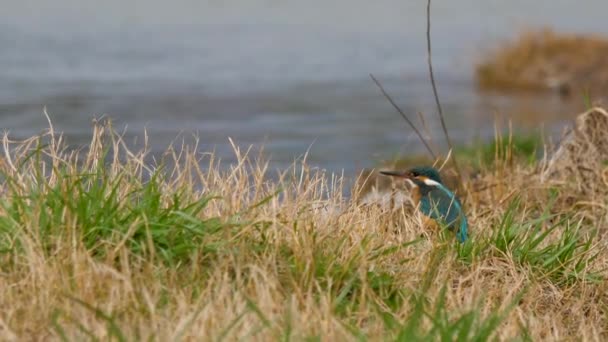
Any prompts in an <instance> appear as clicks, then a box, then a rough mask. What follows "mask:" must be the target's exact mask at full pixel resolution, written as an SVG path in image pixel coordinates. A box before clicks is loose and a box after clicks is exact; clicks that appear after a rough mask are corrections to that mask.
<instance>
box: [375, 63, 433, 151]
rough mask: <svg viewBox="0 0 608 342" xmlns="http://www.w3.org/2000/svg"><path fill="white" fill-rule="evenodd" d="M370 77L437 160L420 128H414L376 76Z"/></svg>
mask: <svg viewBox="0 0 608 342" xmlns="http://www.w3.org/2000/svg"><path fill="white" fill-rule="evenodd" d="M369 77H371V78H372V80H373V81H374V83H376V85H377V86H378V88H379V89H380V91H381V92H382V95H384V97H386V99H387V100H388V102H390V104H391V105H393V107H394V108H395V109H396V110H397V112H398V113H399V114H401V116H402V117H403V118H404V119H405V121H406V122H407V123H408V125H410V127H411V128H412V129H413V130H414V132H415V133H416V135H418V138H420V141H422V143H423V144H424V146H425V147H426V149H427V150H428V151H429V153H430V154H431V156H432V157H433V159H437V155H436V154H435V152H433V149H431V146H429V144H428V143H427V141H426V139H424V137H423V136H422V133H420V131H419V130H418V128H416V126H414V123H413V122H412V121H411V120H410V119H409V118H408V117H407V115H405V113H404V112H403V110H401V108H400V107H399V106H398V105H397V104H396V103H395V101H393V98H392V97H391V96H390V95H389V94H388V93H387V92H386V90H384V87H383V86H382V84H381V83H380V82H379V81H378V80H377V79H376V77H374V75H372V74H369Z"/></svg>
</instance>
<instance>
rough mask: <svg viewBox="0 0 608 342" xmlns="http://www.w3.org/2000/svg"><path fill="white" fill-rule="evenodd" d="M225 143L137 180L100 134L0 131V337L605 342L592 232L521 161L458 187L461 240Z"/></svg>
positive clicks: (127, 154)
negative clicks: (82, 141) (73, 145)
mask: <svg viewBox="0 0 608 342" xmlns="http://www.w3.org/2000/svg"><path fill="white" fill-rule="evenodd" d="M234 150H235V153H236V154H237V156H238V160H239V162H238V164H235V165H230V166H229V167H227V168H221V167H220V165H219V162H218V161H217V160H216V159H215V157H214V155H213V154H209V153H200V152H198V151H197V150H196V149H195V148H193V147H191V146H190V147H189V146H186V145H184V146H182V147H180V148H179V149H173V148H170V149H169V150H168V151H167V153H166V154H165V155H164V156H163V160H161V161H159V162H158V163H157V165H159V166H154V167H153V166H151V165H150V164H148V163H146V162H145V160H147V158H146V152H145V149H144V150H143V151H140V152H132V151H130V150H128V149H127V147H126V146H125V144H124V143H123V141H122V140H121V138H120V136H119V135H118V134H116V133H115V132H114V131H113V130H112V128H111V126H108V125H96V127H95V131H94V133H93V140H92V142H91V144H90V146H89V147H88V148H87V149H85V150H83V151H79V152H75V151H68V150H66V149H65V145H64V144H63V143H62V141H61V138H60V137H56V136H54V135H53V133H52V131H51V132H49V133H48V134H45V135H43V136H41V137H33V138H31V139H29V140H26V141H18V142H15V141H10V140H9V139H8V138H6V137H5V138H4V156H3V157H2V159H0V172H1V174H2V176H1V178H0V186H1V187H0V191H2V197H1V199H0V211H1V216H0V340H61V339H63V340H83V339H93V340H94V339H104V340H105V339H112V340H160V341H164V340H170V341H173V340H180V339H183V340H222V339H228V340H236V339H251V340H275V339H284V340H290V339H294V340H304V339H313V340H326V341H334V340H353V339H356V338H361V339H371V340H386V339H400V340H412V339H430V340H449V341H451V340H455V339H460V340H473V339H476V340H486V339H494V338H497V339H499V340H507V339H511V338H519V339H524V340H526V339H530V338H531V339H534V340H540V339H553V340H558V339H559V340H562V339H585V340H605V339H606V338H608V331H607V330H608V319H607V318H606V308H607V306H606V305H607V304H608V298H607V295H606V293H608V292H607V290H608V289H607V288H606V284H605V281H604V279H605V276H606V265H607V263H608V252H607V251H606V249H605V241H604V240H603V239H602V237H603V236H604V234H605V232H606V230H605V228H603V227H602V226H601V224H605V221H601V220H600V221H594V222H596V223H597V222H600V223H598V225H595V224H594V225H592V224H590V223H589V222H591V221H589V219H588V218H587V217H585V216H584V215H582V213H584V212H585V210H586V209H585V207H584V206H581V207H579V211H578V212H571V211H570V210H569V208H567V207H564V206H559V205H557V204H556V205H552V203H553V202H555V203H559V202H557V201H554V199H555V198H557V197H559V196H560V194H559V193H560V188H559V185H551V184H545V185H542V186H541V185H539V184H538V182H537V180H538V176H537V174H538V168H539V167H538V165H532V166H522V165H519V164H517V163H507V162H503V161H504V160H506V159H503V158H502V157H500V158H498V157H497V161H496V164H495V165H494V166H493V167H492V168H488V169H487V170H484V171H483V172H482V173H481V174H480V175H479V176H478V177H477V178H475V179H471V180H469V181H467V184H466V185H465V187H466V188H468V189H469V190H470V191H469V195H467V196H465V198H464V199H465V202H466V207H467V210H468V213H469V217H470V222H471V226H472V228H471V230H472V238H471V239H470V241H469V242H467V243H466V244H463V245H459V244H458V243H457V242H455V239H454V237H453V236H451V235H450V234H449V233H445V234H437V233H436V232H430V231H427V230H425V229H424V227H422V226H421V225H420V219H419V217H417V216H415V215H412V214H411V213H410V211H408V210H407V208H404V207H401V206H392V207H390V206H389V207H387V206H383V205H379V204H373V203H372V204H369V203H368V204H361V203H360V202H359V203H358V201H356V200H354V199H349V198H345V197H343V186H344V185H343V183H342V179H341V178H339V177H335V176H330V175H326V174H324V172H322V171H319V170H315V169H311V168H309V167H307V166H306V165H305V163H299V164H296V165H294V166H293V167H292V168H291V169H289V170H284V171H282V172H280V173H279V176H278V177H275V179H276V178H278V180H274V181H269V180H268V179H270V178H271V177H268V176H269V175H270V174H271V173H272V171H269V170H268V167H267V164H266V163H265V162H264V161H263V160H261V159H259V158H253V157H251V156H249V155H248V153H247V151H243V150H241V149H239V148H238V147H235V148H234ZM497 156H498V154H497ZM201 165H205V166H206V167H205V168H202V167H201ZM353 193H354V194H355V196H353V198H358V197H359V196H357V189H354V190H353ZM554 194H557V197H556V196H554ZM604 214H605V213H604ZM604 216H605V215H604Z"/></svg>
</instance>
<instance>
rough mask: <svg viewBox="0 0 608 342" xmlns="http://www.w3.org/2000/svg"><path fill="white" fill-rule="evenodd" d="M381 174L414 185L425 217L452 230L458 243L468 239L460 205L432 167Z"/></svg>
mask: <svg viewBox="0 0 608 342" xmlns="http://www.w3.org/2000/svg"><path fill="white" fill-rule="evenodd" d="M381 173H382V174H385V175H388V176H396V177H402V178H406V179H408V180H410V181H412V182H413V183H414V184H415V185H416V191H417V192H418V193H417V196H414V197H417V198H418V199H419V210H420V211H421V212H422V213H423V214H424V215H426V216H428V217H430V218H432V219H433V220H435V221H437V222H439V223H440V224H442V225H444V226H446V227H447V228H448V229H450V230H454V228H456V226H457V225H458V231H457V233H456V235H457V237H458V241H460V242H464V241H466V240H467V238H468V228H469V224H468V221H467V218H466V216H465V214H464V212H463V210H462V204H461V203H460V200H459V199H458V197H456V195H454V193H452V192H451V191H450V190H449V189H448V188H446V187H445V186H444V185H443V183H442V182H441V177H440V176H439V172H437V170H435V169H434V168H432V167H426V166H422V167H415V168H413V169H411V170H409V171H407V172H392V171H383V172H381Z"/></svg>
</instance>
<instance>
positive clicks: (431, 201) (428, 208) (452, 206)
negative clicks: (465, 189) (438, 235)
mask: <svg viewBox="0 0 608 342" xmlns="http://www.w3.org/2000/svg"><path fill="white" fill-rule="evenodd" d="M424 197H425V198H423V199H421V201H420V210H421V211H422V212H423V213H424V214H425V215H427V216H429V217H431V218H433V219H435V220H443V221H444V222H445V224H447V225H448V226H452V225H454V224H455V223H456V222H457V221H458V220H459V219H460V218H461V217H464V213H463V212H462V204H461V203H460V201H459V200H458V198H457V197H456V196H455V195H454V194H453V193H452V192H451V191H450V190H448V189H447V188H446V187H444V186H443V185H441V184H439V185H437V186H435V187H433V189H432V190H431V191H430V192H429V193H428V194H427V195H426V196H424ZM465 220H466V218H465ZM465 225H466V224H465ZM461 226H462V223H461ZM461 230H462V227H461Z"/></svg>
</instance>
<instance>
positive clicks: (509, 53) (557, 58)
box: [476, 29, 608, 95]
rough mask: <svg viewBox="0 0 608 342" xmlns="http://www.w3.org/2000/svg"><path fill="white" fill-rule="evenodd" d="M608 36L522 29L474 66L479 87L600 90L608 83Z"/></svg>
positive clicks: (563, 91)
mask: <svg viewBox="0 0 608 342" xmlns="http://www.w3.org/2000/svg"><path fill="white" fill-rule="evenodd" d="M606 56H608V39H607V38H606V37H602V36H596V35H575V34H562V33H555V32H553V31H551V30H548V29H546V30H542V31H530V32H524V33H523V34H521V35H520V37H519V38H518V39H517V40H515V41H513V42H511V43H507V44H506V45H505V46H503V47H501V48H499V49H497V50H496V51H495V52H494V53H492V54H491V55H490V56H489V57H488V58H486V59H485V61H483V62H482V63H481V64H479V65H478V66H477V70H476V78H477V83H478V85H479V87H480V88H481V89H498V90H528V91H530V90H532V91H535V90H551V89H554V90H557V91H559V92H560V93H562V94H564V95H565V94H569V93H570V92H582V91H593V90H595V91H603V89H605V88H606V86H607V85H608V62H607V61H608V58H606Z"/></svg>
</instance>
